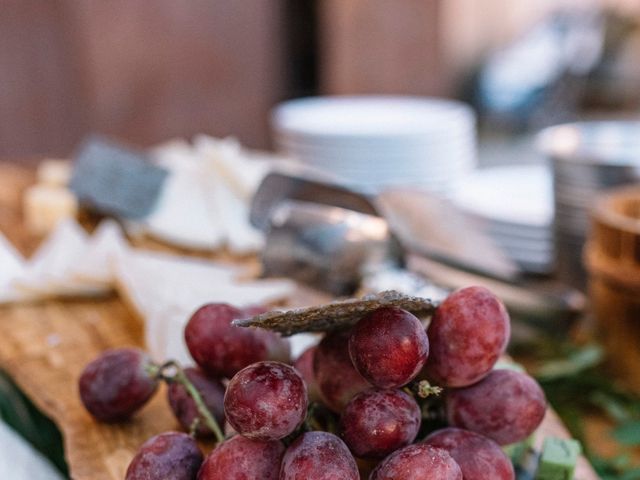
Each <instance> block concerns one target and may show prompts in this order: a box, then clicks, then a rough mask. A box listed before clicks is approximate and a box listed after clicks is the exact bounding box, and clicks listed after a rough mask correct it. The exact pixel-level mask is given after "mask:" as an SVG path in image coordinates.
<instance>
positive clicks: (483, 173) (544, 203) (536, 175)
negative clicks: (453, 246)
mask: <svg viewBox="0 0 640 480" xmlns="http://www.w3.org/2000/svg"><path fill="white" fill-rule="evenodd" d="M552 183H553V182H552V174H551V170H550V168H549V167H548V166H546V165H516V166H501V167H492V168H486V169H481V170H477V171H475V172H474V173H473V174H471V175H469V176H468V177H467V178H465V179H464V180H462V181H461V182H460V183H459V184H458V188H457V189H456V193H455V195H454V202H455V203H456V205H458V206H459V207H460V208H461V209H462V210H464V211H465V212H466V213H467V214H468V215H469V216H470V217H472V218H473V219H474V220H475V221H477V222H480V223H481V225H482V226H484V227H485V229H486V231H487V233H488V234H489V235H490V236H491V237H492V238H493V239H494V241H495V243H496V244H497V245H498V246H499V247H501V248H502V249H503V250H504V252H505V253H506V254H507V255H508V256H509V257H510V258H511V259H512V260H514V261H515V262H516V263H518V264H519V265H520V266H521V268H522V269H523V270H524V271H526V272H531V273H541V274H546V273H551V271H552V270H553V266H554V237H553V210H554V207H553V186H552Z"/></svg>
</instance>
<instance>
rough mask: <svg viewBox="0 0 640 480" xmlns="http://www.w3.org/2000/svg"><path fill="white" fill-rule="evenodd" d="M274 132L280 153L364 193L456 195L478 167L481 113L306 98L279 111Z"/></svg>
mask: <svg viewBox="0 0 640 480" xmlns="http://www.w3.org/2000/svg"><path fill="white" fill-rule="evenodd" d="M272 127H273V130H274V134H275V142H276V146H277V147H278V149H279V150H280V151H282V152H283V153H285V154H286V155H288V156H290V157H292V158H294V159H296V160H297V161H299V162H302V163H303V164H304V165H306V166H308V167H312V168H313V169H315V170H319V171H322V172H323V173H328V174H331V175H332V176H334V177H335V178H336V179H337V180H338V181H341V182H342V183H343V184H345V185H347V186H350V187H353V188H355V189H358V190H360V191H363V192H370V193H375V192H377V191H380V190H382V189H384V188H385V187H390V186H393V187H397V186H403V185H408V186H418V187H423V188H425V189H426V190H429V191H432V192H436V193H439V194H443V195H450V194H451V193H452V192H453V189H454V185H455V182H456V181H457V180H458V179H459V178H460V177H462V176H464V175H465V174H466V173H467V172H469V171H470V170H472V169H473V168H474V166H475V164H476V131H475V116H474V113H473V111H472V110H471V108H469V107H468V106H467V105H465V104H463V103H459V102H454V101H449V100H442V99H433V98H421V97H402V96H396V97H387V96H353V97H342V96H338V97H313V98H303V99H298V100H292V101H288V102H285V103H283V104H281V105H279V106H278V107H277V108H276V109H275V110H274V112H273V115H272Z"/></svg>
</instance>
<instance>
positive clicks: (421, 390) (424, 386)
mask: <svg viewBox="0 0 640 480" xmlns="http://www.w3.org/2000/svg"><path fill="white" fill-rule="evenodd" d="M413 388H414V391H415V392H416V395H418V397H420V398H428V397H430V396H431V395H435V396H438V395H440V394H441V393H442V387H438V386H436V385H431V384H430V383H429V382H428V381H427V380H420V381H419V382H418V383H416V384H415V385H414V387H413Z"/></svg>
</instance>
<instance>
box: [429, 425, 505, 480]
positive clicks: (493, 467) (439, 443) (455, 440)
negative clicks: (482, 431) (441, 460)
mask: <svg viewBox="0 0 640 480" xmlns="http://www.w3.org/2000/svg"><path fill="white" fill-rule="evenodd" d="M425 443H426V444H428V445H433V446H434V447H437V448H443V449H445V450H446V451H447V452H449V454H450V455H451V456H452V457H453V459H454V460H455V461H456V463H457V464H458V465H459V466H460V470H462V476H463V478H464V480H485V479H491V480H515V472H514V470H513V465H512V464H511V460H509V458H508V457H507V456H506V455H505V453H504V452H503V451H502V449H501V448H500V446H499V445H498V444H497V443H495V442H494V441H493V440H491V439H489V438H487V437H483V436H482V435H479V434H477V433H474V432H470V431H468V430H462V429H461V428H452V427H451V428H444V429H442V430H437V431H436V432H434V433H432V434H431V435H429V436H428V437H427V438H426V439H425Z"/></svg>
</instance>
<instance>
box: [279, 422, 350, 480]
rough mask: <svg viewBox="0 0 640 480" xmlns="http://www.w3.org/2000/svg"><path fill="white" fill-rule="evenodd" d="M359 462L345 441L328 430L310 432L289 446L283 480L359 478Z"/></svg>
mask: <svg viewBox="0 0 640 480" xmlns="http://www.w3.org/2000/svg"><path fill="white" fill-rule="evenodd" d="M359 479H360V474H359V473H358V465H357V464H356V461H355V459H354V458H353V456H352V455H351V453H350V452H349V449H348V448H347V446H346V445H345V444H344V442H343V441H342V440H340V439H339V438H338V437H336V436H335V435H333V434H332V433H328V432H307V433H304V434H302V435H300V436H299V437H298V438H297V439H296V440H295V441H294V442H293V443H292V444H291V445H290V446H289V448H288V449H287V451H286V452H285V454H284V457H283V459H282V466H281V467H280V480H359Z"/></svg>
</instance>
